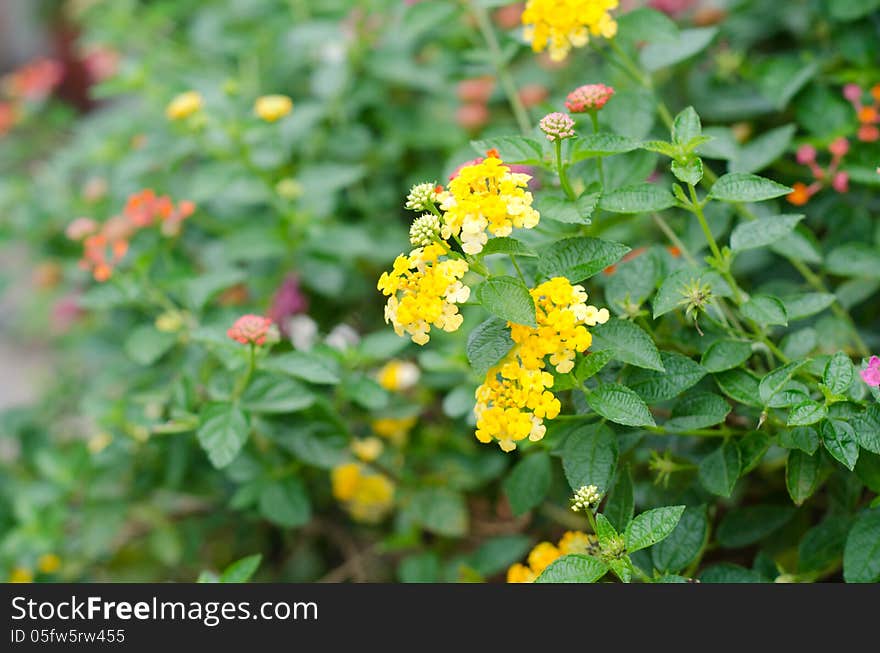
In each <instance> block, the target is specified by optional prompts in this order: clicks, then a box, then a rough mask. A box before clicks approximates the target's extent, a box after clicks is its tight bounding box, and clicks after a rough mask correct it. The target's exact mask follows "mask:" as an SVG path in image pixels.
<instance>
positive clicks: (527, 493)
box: [503, 451, 551, 515]
mask: <svg viewBox="0 0 880 653" xmlns="http://www.w3.org/2000/svg"><path fill="white" fill-rule="evenodd" d="M550 480H551V469H550V456H549V455H547V454H546V453H545V452H543V451H539V452H537V453H534V454H531V455H528V456H526V457H524V458H523V459H522V460H521V461H520V462H518V463H517V464H516V465H515V466H514V467H513V469H512V470H511V471H510V474H509V475H508V476H507V478H505V479H504V483H503V487H504V494H506V495H507V499H508V500H509V501H510V508H511V510H512V511H513V514H514V515H522V514H523V513H526V512H528V511H529V510H531V509H532V508H534V507H535V506H537V505H538V504H539V503H541V502H542V501H543V500H544V497H545V496H546V495H547V492H548V491H549V490H550Z"/></svg>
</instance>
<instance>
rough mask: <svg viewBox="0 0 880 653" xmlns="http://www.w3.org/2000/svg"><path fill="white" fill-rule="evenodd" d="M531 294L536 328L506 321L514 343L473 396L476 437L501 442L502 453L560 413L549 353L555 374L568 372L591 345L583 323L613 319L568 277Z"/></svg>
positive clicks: (536, 434) (536, 436)
mask: <svg viewBox="0 0 880 653" xmlns="http://www.w3.org/2000/svg"><path fill="white" fill-rule="evenodd" d="M530 292H531V295H532V299H534V302H535V309H536V315H535V317H536V321H537V323H538V326H537V328H531V327H528V326H524V325H521V324H513V323H508V326H509V327H510V335H511V338H512V339H513V342H514V346H513V348H512V349H511V350H510V351H509V352H508V353H507V355H506V356H505V357H504V358H503V359H501V361H500V362H499V363H498V364H497V365H495V367H493V368H492V369H490V370H489V372H488V373H487V374H486V379H485V380H484V381H483V384H482V385H481V386H480V387H479V388H477V391H476V395H475V396H476V400H477V403H476V405H475V406H474V413H475V414H476V417H477V430H476V436H477V439H478V440H479V441H480V442H484V443H488V442H491V441H492V440H498V445H499V446H500V447H501V449H502V450H504V451H513V450H514V449H516V443H517V442H519V441H520V440H523V439H525V438H528V439H529V440H531V441H532V442H536V441H538V440H540V439H541V438H543V437H544V433H545V432H546V430H547V428H546V427H545V426H544V420H545V419H554V418H555V417H556V416H557V415H559V411H560V409H561V405H560V403H559V400H558V399H557V398H556V397H555V396H554V395H553V393H552V392H551V391H550V388H552V387H553V375H552V374H550V373H549V372H548V371H546V370H545V367H546V361H545V359H547V358H548V357H549V361H550V364H551V365H553V367H554V368H555V369H556V371H557V372H559V373H560V374H567V373H568V372H570V371H571V370H572V369H573V368H574V357H575V354H576V353H579V352H584V351H586V350H587V348H588V347H589V346H590V344H591V343H592V340H593V338H592V336H591V335H590V333H589V331H587V329H586V327H585V326H584V324H587V325H590V326H594V325H596V324H601V323H604V322H607V321H608V318H609V314H608V310H607V309H604V308H603V309H597V308H596V307H595V306H588V305H587V304H586V303H585V302H586V300H587V293H586V292H585V291H584V288H583V286H573V285H572V284H571V283H570V282H569V281H568V279H566V278H564V277H554V278H553V279H550V280H549V281H545V282H544V283H542V284H540V285H539V286H538V287H536V288H534V289H533V290H532V291H530Z"/></svg>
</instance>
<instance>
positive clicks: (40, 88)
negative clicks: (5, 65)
mask: <svg viewBox="0 0 880 653" xmlns="http://www.w3.org/2000/svg"><path fill="white" fill-rule="evenodd" d="M63 77H64V66H63V65H62V64H61V63H60V62H58V61H55V60H54V59H35V60H34V61H32V62H30V63H28V64H25V65H24V66H22V67H21V68H19V69H18V70H15V71H13V72H11V73H9V74H8V75H6V76H5V77H4V78H3V80H2V86H3V91H4V92H5V93H6V94H7V95H9V96H11V97H13V98H17V99H23V100H32V101H39V100H43V99H45V98H46V97H48V95H49V94H50V93H51V92H52V91H53V90H54V89H55V87H56V86H58V84H60V83H61V79H62V78H63Z"/></svg>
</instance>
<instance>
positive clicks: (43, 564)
mask: <svg viewBox="0 0 880 653" xmlns="http://www.w3.org/2000/svg"><path fill="white" fill-rule="evenodd" d="M37 569H39V570H40V573H43V574H54V573H55V572H56V571H58V570H59V569H61V558H59V557H58V556H57V555H55V554H54V553H44V554H43V555H41V556H40V557H39V558H38V559H37Z"/></svg>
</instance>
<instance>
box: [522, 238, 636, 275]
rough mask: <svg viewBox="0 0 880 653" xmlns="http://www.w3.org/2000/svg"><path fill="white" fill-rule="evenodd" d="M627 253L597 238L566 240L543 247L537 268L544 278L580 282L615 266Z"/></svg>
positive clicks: (612, 243)
mask: <svg viewBox="0 0 880 653" xmlns="http://www.w3.org/2000/svg"><path fill="white" fill-rule="evenodd" d="M628 251H630V249H629V247H627V246H626V245H621V244H620V243H614V242H610V241H607V240H600V239H599V238H566V239H565V240H560V241H557V242H555V243H552V244H551V245H549V246H547V247H545V248H543V249H542V250H541V251H540V252H539V254H540V258H539V259H538V269H539V270H540V272H541V274H542V275H543V276H545V277H548V278H550V277H565V278H567V279H569V280H570V281H571V282H573V283H575V282H580V281H583V280H584V279H588V278H590V277H592V276H593V275H594V274H597V273H599V272H601V271H602V270H604V269H605V268H607V267H608V266H609V265H613V264H614V263H617V262H618V261H619V260H620V259H621V258H623V256H624V254H626V253H627V252H628Z"/></svg>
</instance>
